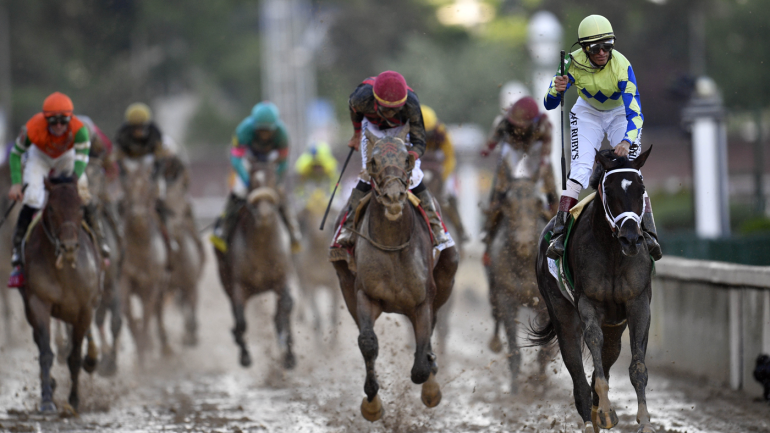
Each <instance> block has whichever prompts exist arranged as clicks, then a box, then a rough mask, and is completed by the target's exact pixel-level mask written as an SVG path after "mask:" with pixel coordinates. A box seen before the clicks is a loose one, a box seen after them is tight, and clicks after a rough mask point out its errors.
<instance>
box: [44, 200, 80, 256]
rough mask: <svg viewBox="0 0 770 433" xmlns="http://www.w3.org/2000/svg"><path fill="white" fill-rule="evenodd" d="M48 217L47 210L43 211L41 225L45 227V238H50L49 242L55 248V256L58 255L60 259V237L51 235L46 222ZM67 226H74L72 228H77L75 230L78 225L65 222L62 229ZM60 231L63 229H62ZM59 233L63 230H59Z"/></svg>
mask: <svg viewBox="0 0 770 433" xmlns="http://www.w3.org/2000/svg"><path fill="white" fill-rule="evenodd" d="M46 215H48V213H47V212H45V210H44V211H43V217H42V218H41V221H40V225H42V226H43V232H45V236H46V237H47V238H48V241H49V242H51V243H52V244H53V246H54V254H55V255H56V257H59V255H60V254H61V241H60V240H59V237H58V236H54V234H53V233H51V230H50V229H49V228H48V224H46V221H47V219H48V218H46ZM65 225H72V226H75V228H77V224H75V223H73V222H72V221H65V222H63V223H62V227H63V226H65ZM60 229H61V227H60ZM59 231H61V230H59ZM76 232H77V230H76Z"/></svg>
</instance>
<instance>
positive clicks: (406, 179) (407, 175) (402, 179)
mask: <svg viewBox="0 0 770 433" xmlns="http://www.w3.org/2000/svg"><path fill="white" fill-rule="evenodd" d="M389 167H395V168H397V169H398V170H399V171H400V172H401V174H402V175H401V176H396V175H392V174H391V175H388V176H386V177H385V179H383V181H382V182H381V183H378V182H377V178H379V176H380V175H381V174H382V173H383V172H384V171H385V169H387V168H389ZM369 177H370V178H371V183H372V187H373V189H374V193H375V194H374V197H375V198H376V199H377V201H379V200H380V195H381V194H382V193H381V192H380V189H381V188H385V187H386V186H388V184H390V183H391V182H396V181H398V182H401V184H402V185H404V188H407V189H408V188H409V178H410V177H411V173H409V172H407V171H406V170H404V169H403V168H401V167H399V166H397V165H386V166H384V167H382V169H381V170H380V171H378V172H376V173H369Z"/></svg>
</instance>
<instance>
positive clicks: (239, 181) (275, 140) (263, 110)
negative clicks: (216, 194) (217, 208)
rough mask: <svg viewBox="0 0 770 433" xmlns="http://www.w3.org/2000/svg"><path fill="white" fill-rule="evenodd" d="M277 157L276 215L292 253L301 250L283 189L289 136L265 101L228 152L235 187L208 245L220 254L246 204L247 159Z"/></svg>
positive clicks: (275, 110) (238, 132)
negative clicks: (277, 202) (277, 200)
mask: <svg viewBox="0 0 770 433" xmlns="http://www.w3.org/2000/svg"><path fill="white" fill-rule="evenodd" d="M276 154H277V159H275V163H276V164H277V174H278V185H279V186H278V188H277V192H278V195H279V197H280V204H279V206H278V211H279V213H280V214H281V218H282V219H283V222H284V224H286V227H287V228H288V229H289V238H290V239H291V250H292V252H295V253H296V252H298V251H299V250H300V249H301V248H302V247H301V244H300V241H301V239H302V235H301V234H300V231H299V225H298V224H297V220H296V218H295V217H294V212H293V211H292V209H291V207H290V206H288V203H287V199H286V192H285V191H284V188H283V186H282V184H283V179H284V177H285V174H286V169H287V168H288V166H289V160H288V157H289V134H288V133H287V131H286V126H285V125H284V124H283V122H282V121H281V119H280V118H279V113H278V107H276V105H275V104H273V103H272V102H268V101H263V102H260V103H259V104H257V105H255V106H254V108H253V109H252V110H251V115H250V116H248V117H247V118H245V119H243V121H242V122H241V123H240V124H239V125H238V127H237V128H236V129H235V135H234V136H233V147H232V149H230V164H231V165H232V167H233V170H235V173H236V176H235V185H233V189H232V191H231V192H230V195H229V196H228V199H227V203H226V204H225V211H224V213H223V214H222V216H221V217H220V218H218V219H217V222H216V224H215V225H214V233H213V234H212V236H211V241H212V243H214V245H215V246H217V247H218V248H219V249H220V250H224V249H225V248H226V245H227V241H228V239H229V238H230V233H231V231H232V229H234V228H235V222H236V217H237V216H238V211H239V210H240V209H241V207H242V206H243V205H244V204H245V203H246V196H247V194H248V192H249V184H250V183H251V181H250V179H249V177H250V175H249V158H248V157H251V158H253V159H255V160H257V161H261V162H266V161H271V160H272V158H273V157H274V155H276Z"/></svg>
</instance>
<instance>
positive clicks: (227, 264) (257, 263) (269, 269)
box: [214, 161, 296, 369]
mask: <svg viewBox="0 0 770 433" xmlns="http://www.w3.org/2000/svg"><path fill="white" fill-rule="evenodd" d="M250 178H251V182H250V192H249V195H248V198H247V199H246V204H245V205H244V206H243V207H242V208H241V209H240V211H239V212H238V217H237V221H236V223H235V224H236V225H235V228H234V229H233V231H232V234H231V236H230V239H228V240H227V241H228V249H227V252H222V251H219V250H218V249H216V248H215V249H214V252H215V254H216V256H217V262H218V264H219V279H220V280H221V281H222V286H223V287H224V289H225V292H226V293H227V296H228V297H229V298H230V302H231V304H232V309H233V316H234V317H235V328H233V336H234V337H235V343H236V344H238V346H239V347H240V349H241V354H240V363H241V365H242V366H244V367H248V366H250V365H251V355H249V350H248V348H247V347H246V340H245V339H244V334H245V333H246V316H245V314H244V308H245V306H246V302H247V301H248V300H249V298H251V297H252V296H254V295H259V294H261V293H265V292H268V291H273V292H275V294H276V295H277V305H276V311H275V330H276V333H277V337H278V345H279V347H280V349H281V351H282V352H283V367H284V368H286V369H292V368H294V366H295V365H296V359H295V358H294V353H293V352H292V344H293V342H292V335H291V322H290V316H291V309H292V306H293V304H294V301H293V300H292V298H291V295H290V294H289V287H288V277H289V269H290V266H291V262H290V260H291V259H290V258H289V239H288V234H287V233H286V231H285V229H284V225H283V223H282V221H281V219H280V216H279V214H278V206H279V204H280V198H279V196H278V193H277V192H276V190H275V186H276V181H275V178H276V174H275V167H274V166H273V164H272V163H262V162H256V161H252V162H251V175H250Z"/></svg>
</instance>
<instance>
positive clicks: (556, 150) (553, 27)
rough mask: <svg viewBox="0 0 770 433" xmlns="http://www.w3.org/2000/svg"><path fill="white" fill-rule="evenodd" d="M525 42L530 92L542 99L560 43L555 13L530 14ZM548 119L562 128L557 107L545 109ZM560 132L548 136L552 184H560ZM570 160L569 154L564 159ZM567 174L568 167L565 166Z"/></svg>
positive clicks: (559, 32)
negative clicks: (530, 69)
mask: <svg viewBox="0 0 770 433" xmlns="http://www.w3.org/2000/svg"><path fill="white" fill-rule="evenodd" d="M528 38H529V41H528V43H527V45H528V47H529V54H530V56H531V57H532V63H533V66H534V67H533V71H532V94H533V95H534V98H535V100H539V101H542V99H543V98H544V97H545V93H546V92H547V91H548V86H549V85H550V84H551V79H552V78H553V76H554V74H555V73H556V70H557V68H558V66H559V51H561V44H562V27H561V24H559V20H558V19H557V18H556V16H555V15H554V14H552V13H550V12H547V11H539V12H536V13H535V14H534V15H532V18H531V19H530V20H529V27H528ZM546 115H547V116H548V120H549V121H550V122H551V126H553V130H554V131H558V130H559V129H560V128H561V122H560V119H559V115H560V111H559V110H549V111H546ZM561 134H564V131H560V134H552V138H551V164H552V166H553V176H554V181H555V182H556V183H555V185H561V170H560V169H559V164H561V152H562V148H561ZM566 160H567V161H569V157H567V158H566ZM567 173H569V167H567ZM556 190H557V194H558V195H561V189H560V188H556Z"/></svg>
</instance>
